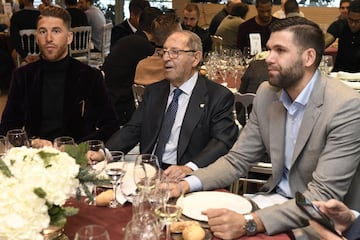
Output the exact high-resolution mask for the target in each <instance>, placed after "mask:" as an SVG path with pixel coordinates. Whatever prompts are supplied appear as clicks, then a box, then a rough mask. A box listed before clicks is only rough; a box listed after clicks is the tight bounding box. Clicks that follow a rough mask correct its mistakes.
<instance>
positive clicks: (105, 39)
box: [90, 23, 113, 65]
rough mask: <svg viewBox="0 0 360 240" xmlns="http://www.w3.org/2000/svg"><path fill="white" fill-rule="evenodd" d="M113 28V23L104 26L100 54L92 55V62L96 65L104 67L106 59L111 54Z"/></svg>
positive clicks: (92, 53) (93, 53) (94, 53)
mask: <svg viewBox="0 0 360 240" xmlns="http://www.w3.org/2000/svg"><path fill="white" fill-rule="evenodd" d="M112 27H113V25H112V23H106V24H105V25H104V26H103V29H102V38H101V49H100V52H91V53H90V59H91V62H94V63H95V64H96V65H102V64H103V63H104V60H105V57H106V56H107V55H108V54H109V53H110V41H111V30H112Z"/></svg>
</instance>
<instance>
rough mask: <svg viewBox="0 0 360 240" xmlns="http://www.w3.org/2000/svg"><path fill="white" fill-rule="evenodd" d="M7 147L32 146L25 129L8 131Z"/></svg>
mask: <svg viewBox="0 0 360 240" xmlns="http://www.w3.org/2000/svg"><path fill="white" fill-rule="evenodd" d="M6 138H7V149H9V148H12V147H22V146H26V147H30V142H29V138H28V136H27V134H26V131H25V130H23V129H13V130H10V131H8V132H7V134H6Z"/></svg>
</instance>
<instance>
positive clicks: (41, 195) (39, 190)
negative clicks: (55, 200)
mask: <svg viewBox="0 0 360 240" xmlns="http://www.w3.org/2000/svg"><path fill="white" fill-rule="evenodd" d="M34 193H35V194H36V195H37V196H38V197H39V198H45V197H46V192H45V191H44V190H43V189H42V188H35V189H34Z"/></svg>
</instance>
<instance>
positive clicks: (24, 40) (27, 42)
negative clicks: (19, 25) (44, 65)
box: [17, 29, 40, 67]
mask: <svg viewBox="0 0 360 240" xmlns="http://www.w3.org/2000/svg"><path fill="white" fill-rule="evenodd" d="M19 34H20V41H21V48H22V49H23V50H25V51H26V52H27V53H28V54H27V55H28V56H29V55H30V56H37V55H39V54H40V50H39V46H38V45H37V43H36V38H35V34H36V29H23V30H20V31H19ZM22 60H23V59H22V58H21V56H20V55H19V54H17V66H18V67H19V66H20V65H21V61H22Z"/></svg>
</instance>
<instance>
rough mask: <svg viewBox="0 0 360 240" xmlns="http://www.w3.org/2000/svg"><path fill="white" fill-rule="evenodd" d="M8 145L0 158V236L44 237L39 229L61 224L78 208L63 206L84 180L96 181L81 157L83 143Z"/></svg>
mask: <svg viewBox="0 0 360 240" xmlns="http://www.w3.org/2000/svg"><path fill="white" fill-rule="evenodd" d="M65 151H66V152H61V151H59V150H57V149H55V148H52V147H44V148H41V149H34V148H26V147H20V148H12V149H10V150H9V151H8V152H7V154H6V155H5V156H4V157H3V158H2V159H0V192H1V194H0V222H1V224H0V239H18V240H22V239H24V240H25V239H26V240H28V239H32V240H37V239H44V237H43V235H42V230H43V229H46V228H48V227H49V226H59V227H63V226H64V225H65V223H66V217H67V216H71V215H74V214H76V213H77V212H78V209H76V208H73V207H64V206H63V205H64V204H65V202H66V200H67V199H68V198H70V197H71V196H74V195H76V196H77V198H78V199H80V193H81V190H80V188H82V189H83V191H84V192H85V193H86V195H87V197H89V198H92V195H91V194H90V191H89V189H88V188H87V183H94V184H100V183H104V180H99V179H97V178H96V176H95V175H94V174H93V173H92V172H91V171H90V169H89V168H88V166H87V160H86V158H85V153H86V146H84V145H83V144H80V145H79V146H69V147H67V148H66V149H65Z"/></svg>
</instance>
